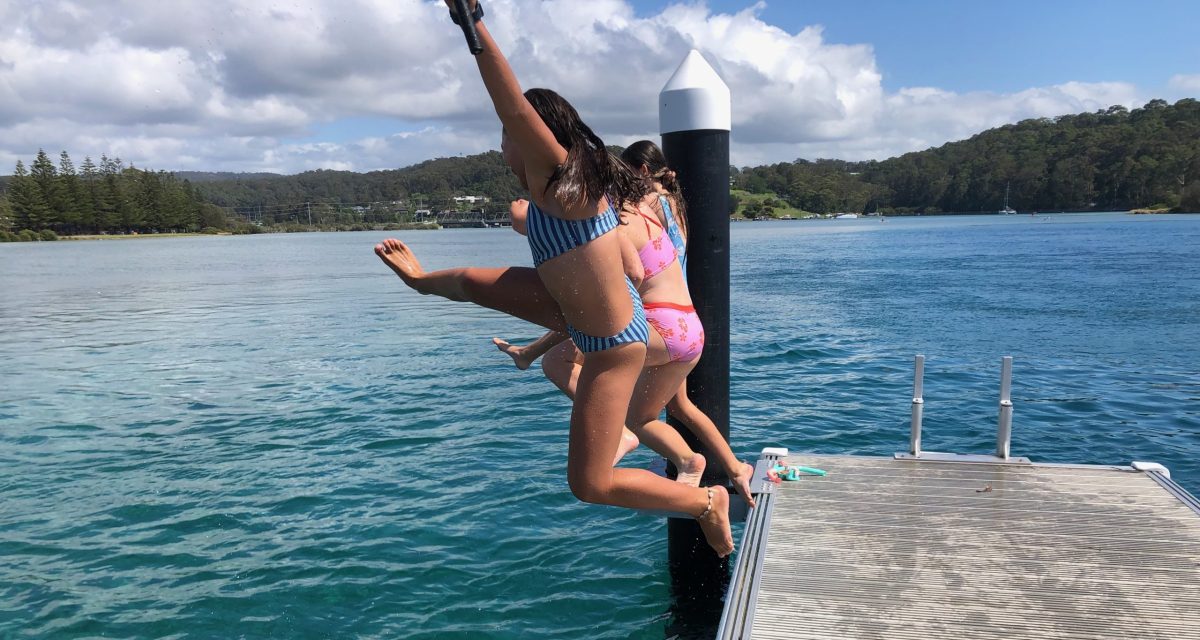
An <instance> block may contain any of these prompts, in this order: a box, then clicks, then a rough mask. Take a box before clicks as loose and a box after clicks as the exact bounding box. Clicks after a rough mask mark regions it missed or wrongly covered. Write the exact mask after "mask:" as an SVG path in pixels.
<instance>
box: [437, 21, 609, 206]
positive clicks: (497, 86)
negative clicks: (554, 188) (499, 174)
mask: <svg viewBox="0 0 1200 640" xmlns="http://www.w3.org/2000/svg"><path fill="white" fill-rule="evenodd" d="M470 2H471V10H472V11H474V10H475V5H476V4H477V2H476V0H470ZM446 6H447V7H449V8H450V10H451V11H454V7H453V5H452V3H451V1H450V0H446ZM460 19H461V20H470V19H471V18H470V17H468V16H462V17H460ZM475 28H476V30H477V31H478V32H479V40H480V42H481V43H482V44H483V52H481V53H480V54H479V55H477V56H475V62H476V63H477V64H478V65H479V75H480V76H481V77H482V78H483V84H484V86H485V87H486V88H487V92H488V95H489V96H491V98H492V106H494V107H495V108H496V115H497V116H499V117H500V122H501V123H502V124H503V125H504V131H505V133H507V134H508V136H509V137H510V138H512V140H513V142H515V143H516V145H517V148H518V149H519V150H520V151H521V156H522V158H523V160H524V161H525V174H526V175H525V178H526V180H527V181H528V183H529V190H530V193H531V194H532V195H533V196H534V201H536V202H538V203H539V204H543V199H544V198H545V196H546V193H545V191H546V187H547V184H548V182H549V180H550V177H551V176H552V175H554V171H555V169H557V168H558V166H559V165H561V164H562V163H564V162H566V160H567V150H566V149H564V148H563V147H562V145H560V144H558V141H557V140H555V139H554V134H553V133H551V131H550V129H549V127H547V126H546V123H544V122H542V119H541V117H540V116H538V114H537V111H534V109H533V106H532V105H530V104H529V101H528V100H526V99H525V95H524V94H523V92H522V91H521V84H520V83H519V82H518V81H517V77H516V75H514V74H513V72H512V67H510V66H509V65H508V60H506V59H505V58H504V54H503V53H501V52H500V48H499V47H498V46H497V45H496V41H495V39H493V38H492V34H491V33H490V32H489V31H488V29H487V25H485V24H484V22H483V20H480V21H479V22H477V23H476V25H475ZM547 204H548V203H547ZM593 214H594V212H592V213H589V215H593Z"/></svg>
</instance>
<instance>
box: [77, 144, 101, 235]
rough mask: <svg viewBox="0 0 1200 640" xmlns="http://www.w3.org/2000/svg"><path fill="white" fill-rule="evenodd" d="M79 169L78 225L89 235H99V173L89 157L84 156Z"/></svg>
mask: <svg viewBox="0 0 1200 640" xmlns="http://www.w3.org/2000/svg"><path fill="white" fill-rule="evenodd" d="M79 168H80V180H81V181H82V183H83V184H82V189H81V192H80V203H79V219H80V221H79V222H80V225H81V226H83V228H85V229H87V230H88V231H89V232H91V233H99V232H100V231H101V229H102V227H103V225H102V224H101V221H100V219H99V217H98V213H99V204H100V202H99V196H100V172H99V171H98V170H97V169H96V165H95V164H94V163H93V162H92V158H91V156H84V158H83V164H82V165H80V166H79Z"/></svg>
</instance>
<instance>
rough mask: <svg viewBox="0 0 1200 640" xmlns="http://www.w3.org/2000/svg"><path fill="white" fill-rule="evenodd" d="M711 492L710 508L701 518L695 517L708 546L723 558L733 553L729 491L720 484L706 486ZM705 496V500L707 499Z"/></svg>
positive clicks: (706, 489)
mask: <svg viewBox="0 0 1200 640" xmlns="http://www.w3.org/2000/svg"><path fill="white" fill-rule="evenodd" d="M704 491H711V492H712V508H711V509H709V510H708V513H706V514H704V517H702V518H696V521H697V522H699V523H700V529H701V530H702V531H704V539H705V540H707V541H708V546H710V547H712V548H713V551H716V552H717V556H718V557H721V558H724V557H725V556H727V555H729V554H731V553H733V533H732V532H731V531H730V530H729V492H728V491H726V490H725V487H722V486H720V485H716V486H712V487H707V488H705V489H704ZM707 499H708V498H707V496H706V497H705V500H707Z"/></svg>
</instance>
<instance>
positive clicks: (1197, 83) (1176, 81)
mask: <svg viewBox="0 0 1200 640" xmlns="http://www.w3.org/2000/svg"><path fill="white" fill-rule="evenodd" d="M1167 86H1168V87H1170V88H1171V89H1174V90H1176V91H1181V92H1185V93H1190V94H1191V95H1197V94H1200V73H1198V74H1194V75H1186V74H1176V75H1173V76H1171V80H1170V81H1169V82H1168V83H1167Z"/></svg>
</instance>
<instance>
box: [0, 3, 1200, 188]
mask: <svg viewBox="0 0 1200 640" xmlns="http://www.w3.org/2000/svg"><path fill="white" fill-rule="evenodd" d="M484 4H485V9H486V11H487V17H486V18H485V21H486V22H487V24H488V26H489V29H490V30H491V31H492V33H493V34H494V35H495V36H496V38H497V40H498V42H499V44H500V47H501V50H502V51H503V52H504V53H505V54H506V55H507V56H508V58H509V60H510V61H511V63H512V65H513V67H514V69H515V71H516V73H517V76H518V78H519V79H520V80H521V82H522V85H523V86H525V87H533V86H545V87H550V88H552V89H555V90H556V91H558V92H559V93H561V94H563V95H564V96H566V97H567V98H568V99H569V100H570V101H571V102H572V103H573V104H574V105H575V106H576V107H577V108H578V109H579V111H580V113H581V114H582V115H583V117H584V119H585V120H586V121H588V123H589V124H590V125H591V126H592V127H593V129H595V130H596V131H597V133H598V134H599V135H600V136H601V137H602V138H604V139H605V141H606V142H608V143H609V144H621V145H624V144H628V143H630V142H633V141H635V140H638V139H642V138H650V139H654V140H657V139H658V135H657V131H658V129H657V126H658V113H657V95H658V92H659V90H660V89H661V88H662V86H663V84H664V83H665V82H666V81H667V79H668V78H670V76H671V73H672V72H673V71H674V69H675V68H676V66H678V64H679V62H680V61H682V60H683V58H684V56H685V55H686V54H687V52H688V51H689V50H691V49H693V48H694V49H697V50H699V51H700V52H701V53H702V54H703V55H704V56H705V58H706V59H707V60H708V61H709V62H710V63H711V64H712V65H713V66H714V68H716V69H717V71H718V72H719V73H720V74H721V76H722V77H723V78H724V80H725V81H726V83H727V84H728V85H729V86H730V89H731V92H732V95H733V132H732V135H731V140H732V143H731V157H732V161H733V162H734V163H735V164H738V165H741V166H746V165H759V164H764V163H770V162H785V161H792V160H795V159H797V158H807V159H816V158H841V159H846V160H864V159H872V158H874V159H885V158H888V157H892V156H895V155H899V154H901V153H905V152H909V151H916V150H920V149H926V148H929V147H932V146H938V145H941V144H944V143H946V142H949V141H953V140H961V139H964V138H968V137H970V136H971V135H974V134H975V133H978V132H980V131H983V130H985V129H989V128H992V127H996V126H1000V125H1003V124H1007V123H1011V122H1017V121H1020V120H1023V119H1026V118H1039V117H1053V116H1056V115H1062V114H1068V113H1078V112H1082V111H1096V110H1099V109H1104V108H1107V107H1109V106H1111V105H1116V104H1120V105H1124V106H1126V107H1130V108H1135V107H1138V106H1141V105H1143V104H1145V103H1146V102H1147V101H1148V100H1150V99H1153V98H1162V99H1165V100H1167V101H1168V102H1174V101H1176V100H1178V99H1181V98H1196V97H1200V38H1197V37H1196V36H1195V32H1196V25H1198V24H1200V2H1196V1H1195V0H1142V1H1141V2H1136V3H1135V2H1129V1H1128V0H1120V1H1117V0H1086V1H1085V0H1040V1H1037V2H1034V1H1029V0H1007V1H1006V2H983V1H982V0H771V1H768V2H750V1H747V0H709V1H708V2H696V1H689V2H678V1H674V0H544V1H543V0H485V2H484ZM498 146H499V122H498V120H497V119H496V116H495V114H494V112H493V111H492V108H491V105H490V103H489V102H488V100H487V96H486V93H485V92H484V90H483V85H482V82H481V81H480V79H479V76H478V72H477V71H476V68H475V65H474V63H473V61H472V60H471V57H470V55H469V54H468V53H467V52H466V48H465V45H464V44H463V42H462V35H461V33H460V32H459V31H458V30H457V27H455V26H454V25H453V24H451V23H450V21H449V19H448V17H447V15H446V10H445V7H444V5H443V4H442V2H440V1H438V2H433V1H425V0H284V1H279V2H274V1H267V0H251V1H246V0H204V1H200V0H172V1H170V2H163V1H161V0H87V1H86V2H71V1H67V0H35V1H34V2H19V1H18V0H0V173H5V174H8V173H11V172H12V167H13V166H14V165H15V163H16V161H17V160H18V159H21V160H23V161H24V162H25V163H26V164H28V163H29V162H30V161H31V159H32V158H33V157H34V156H35V155H36V154H37V151H38V149H39V148H40V149H45V150H46V151H47V152H48V153H50V154H51V156H52V157H56V156H57V155H58V152H59V151H62V150H66V151H67V152H68V153H69V154H70V155H71V157H72V159H73V160H74V162H75V164H76V165H78V164H80V163H81V162H82V160H83V157H84V156H90V157H92V158H93V160H95V159H98V158H99V156H100V155H101V154H107V155H108V156H109V157H120V158H121V159H122V160H124V161H125V162H126V163H127V164H128V163H133V164H135V165H136V166H139V167H142V168H151V169H163V170H168V171H178V170H192V171H236V172H243V171H245V172H253V171H269V172H276V173H287V174H292V173H298V172H301V171H307V170H312V169H340V170H352V171H371V170H378V169H391V168H398V167H403V166H407V165H410V164H413V163H416V162H421V161H423V160H427V159H430V158H436V157H446V156H456V155H465V154H472V153H479V152H482V151H486V150H489V149H495V148H497V147H498Z"/></svg>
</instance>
